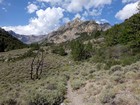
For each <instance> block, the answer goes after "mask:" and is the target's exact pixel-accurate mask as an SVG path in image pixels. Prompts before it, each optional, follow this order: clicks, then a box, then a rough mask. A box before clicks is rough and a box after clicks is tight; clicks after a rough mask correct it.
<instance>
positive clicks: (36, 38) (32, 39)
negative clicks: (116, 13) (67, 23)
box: [8, 30, 46, 44]
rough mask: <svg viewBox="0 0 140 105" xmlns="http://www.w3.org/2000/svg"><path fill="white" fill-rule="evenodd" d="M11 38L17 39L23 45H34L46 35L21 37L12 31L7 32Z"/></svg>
mask: <svg viewBox="0 0 140 105" xmlns="http://www.w3.org/2000/svg"><path fill="white" fill-rule="evenodd" d="M8 32H9V33H10V34H11V35H12V36H14V37H15V38H17V39H19V40H20V41H22V42H23V43H25V44H31V43H36V42H39V41H40V40H42V39H44V38H45V37H46V35H38V36H37V35H21V34H17V33H15V32H14V31H12V30H11V31H8Z"/></svg>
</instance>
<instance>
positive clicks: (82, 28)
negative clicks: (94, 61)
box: [43, 18, 111, 43]
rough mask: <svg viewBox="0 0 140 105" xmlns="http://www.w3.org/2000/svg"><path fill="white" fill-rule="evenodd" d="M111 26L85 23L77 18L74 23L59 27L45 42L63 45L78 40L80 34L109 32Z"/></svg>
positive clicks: (91, 22) (93, 22)
mask: <svg viewBox="0 0 140 105" xmlns="http://www.w3.org/2000/svg"><path fill="white" fill-rule="evenodd" d="M110 27H111V26H110V24H109V23H105V24H98V23H96V22H95V21H93V20H92V21H83V20H80V18H76V19H74V20H73V21H70V22H68V23H66V24H65V25H63V26H61V27H59V28H58V29H57V30H56V31H53V32H52V33H50V34H48V37H47V39H46V40H44V41H43V43H45V42H49V43H62V42H66V41H69V40H73V39H76V38H77V37H79V35H78V33H79V34H80V33H83V32H87V33H91V32H94V31H97V30H103V31H105V30H107V29H109V28H110Z"/></svg>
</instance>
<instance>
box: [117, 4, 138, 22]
mask: <svg viewBox="0 0 140 105" xmlns="http://www.w3.org/2000/svg"><path fill="white" fill-rule="evenodd" d="M137 5H138V2H135V3H130V4H127V5H126V6H125V7H124V8H123V9H122V10H120V11H119V12H117V14H116V15H115V17H116V18H117V19H120V20H125V19H128V18H129V17H131V16H132V15H134V14H136V13H138V10H137Z"/></svg>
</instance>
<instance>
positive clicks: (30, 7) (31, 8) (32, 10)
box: [27, 4, 38, 13]
mask: <svg viewBox="0 0 140 105" xmlns="http://www.w3.org/2000/svg"><path fill="white" fill-rule="evenodd" d="M27 9H28V13H33V12H35V11H36V10H37V9H38V6H37V5H35V4H29V5H28V6H27Z"/></svg>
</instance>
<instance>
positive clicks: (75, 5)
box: [67, 0, 88, 12]
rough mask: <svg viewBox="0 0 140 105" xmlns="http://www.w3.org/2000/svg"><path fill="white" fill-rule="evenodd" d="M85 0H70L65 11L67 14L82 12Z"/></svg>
mask: <svg viewBox="0 0 140 105" xmlns="http://www.w3.org/2000/svg"><path fill="white" fill-rule="evenodd" d="M87 3H88V2H87V0H82V2H81V0H72V1H71V3H70V4H69V5H68V7H67V10H68V11H69V12H80V11H82V10H83V8H84V5H85V4H87Z"/></svg>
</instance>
